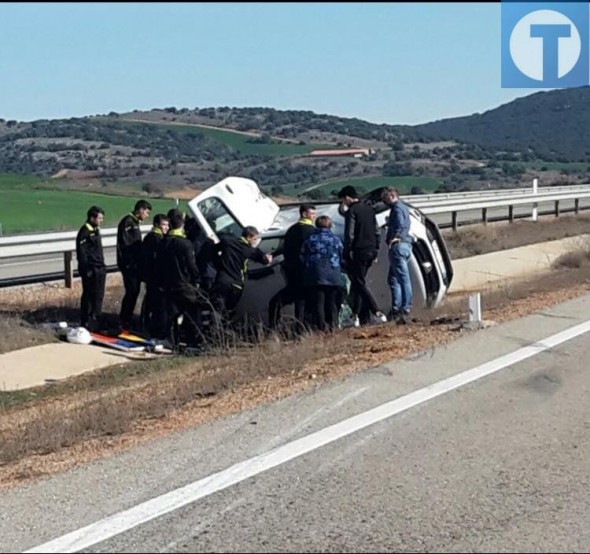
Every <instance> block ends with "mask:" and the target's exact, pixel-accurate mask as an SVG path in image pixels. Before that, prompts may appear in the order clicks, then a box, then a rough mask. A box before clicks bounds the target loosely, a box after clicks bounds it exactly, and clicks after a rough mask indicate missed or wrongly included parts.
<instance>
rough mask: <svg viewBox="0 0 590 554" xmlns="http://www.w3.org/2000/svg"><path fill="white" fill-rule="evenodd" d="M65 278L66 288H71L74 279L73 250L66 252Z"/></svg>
mask: <svg viewBox="0 0 590 554" xmlns="http://www.w3.org/2000/svg"><path fill="white" fill-rule="evenodd" d="M64 279H65V281H66V288H68V289H71V288H72V283H73V281H74V272H73V270H72V253H71V252H64Z"/></svg>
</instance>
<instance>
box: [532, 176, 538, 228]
mask: <svg viewBox="0 0 590 554" xmlns="http://www.w3.org/2000/svg"><path fill="white" fill-rule="evenodd" d="M538 184H539V180H538V179H533V194H537V193H538V192H539V187H538ZM538 217H539V204H537V202H535V203H534V204H533V221H537V219H538Z"/></svg>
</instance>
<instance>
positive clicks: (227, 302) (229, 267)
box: [211, 227, 272, 323]
mask: <svg viewBox="0 0 590 554" xmlns="http://www.w3.org/2000/svg"><path fill="white" fill-rule="evenodd" d="M259 236H260V233H259V232H258V230H257V229H256V228H255V227H244V230H243V232H242V236H241V237H239V238H238V237H235V236H233V235H230V234H227V233H226V234H223V233H222V234H220V235H219V244H217V249H216V250H217V256H215V262H214V263H215V264H216V268H217V274H216V276H215V281H214V283H213V287H212V289H211V302H212V304H213V308H214V309H215V312H216V315H217V317H218V318H219V317H222V318H227V319H228V320H230V321H232V320H233V319H234V310H235V308H236V306H237V305H238V302H239V301H240V298H241V297H242V293H243V291H244V282H245V280H246V275H247V272H248V262H249V260H253V261H256V262H259V263H261V264H265V265H266V264H269V263H270V262H271V261H272V256H271V255H270V254H265V253H264V252H263V251H262V250H260V249H259V248H256V247H254V244H256V242H257V241H258V238H259ZM218 322H219V323H221V322H220V321H219V320H218Z"/></svg>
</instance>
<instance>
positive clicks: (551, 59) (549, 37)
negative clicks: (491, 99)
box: [502, 0, 590, 88]
mask: <svg viewBox="0 0 590 554" xmlns="http://www.w3.org/2000/svg"><path fill="white" fill-rule="evenodd" d="M589 5H590V3H589V2H588V0H586V1H583V2H580V1H574V2H510V1H508V2H507V1H505V0H503V1H502V88H569V87H581V86H587V85H588V84H589V80H590V78H589V50H590V48H589V33H588V27H589V14H590V12H589V9H588V6H589Z"/></svg>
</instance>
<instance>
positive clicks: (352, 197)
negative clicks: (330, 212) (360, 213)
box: [338, 185, 359, 206]
mask: <svg viewBox="0 0 590 554" xmlns="http://www.w3.org/2000/svg"><path fill="white" fill-rule="evenodd" d="M338 199H339V200H341V201H342V204H344V205H345V206H351V205H352V204H354V203H355V202H357V201H358V199H359V195H358V194H357V192H356V189H355V188H354V187H353V186H352V185H346V186H345V187H342V189H340V192H339V193H338Z"/></svg>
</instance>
